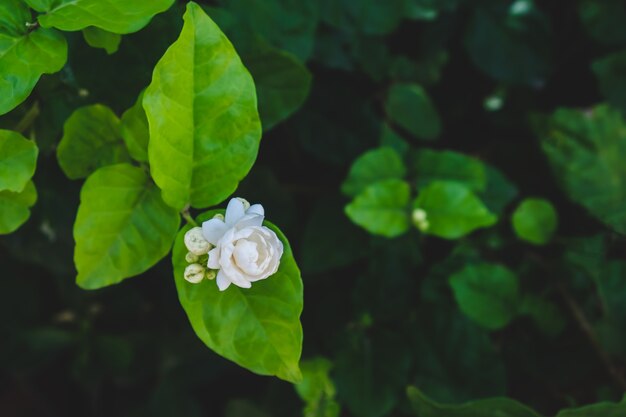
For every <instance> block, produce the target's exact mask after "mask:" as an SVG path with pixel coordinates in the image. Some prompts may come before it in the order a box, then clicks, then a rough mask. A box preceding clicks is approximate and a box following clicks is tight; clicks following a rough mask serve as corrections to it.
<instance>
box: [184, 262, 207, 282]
mask: <svg viewBox="0 0 626 417" xmlns="http://www.w3.org/2000/svg"><path fill="white" fill-rule="evenodd" d="M205 273H206V268H205V267H203V266H202V265H200V264H191V265H187V268H185V280H187V281H189V282H191V283H192V284H197V283H199V282H200V281H202V280H203V279H204V275H205Z"/></svg>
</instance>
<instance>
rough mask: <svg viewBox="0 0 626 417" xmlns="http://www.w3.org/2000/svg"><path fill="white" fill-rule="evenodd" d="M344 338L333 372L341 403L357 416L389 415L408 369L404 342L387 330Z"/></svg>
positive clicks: (358, 333)
mask: <svg viewBox="0 0 626 417" xmlns="http://www.w3.org/2000/svg"><path fill="white" fill-rule="evenodd" d="M347 336H348V340H346V341H345V342H344V343H345V344H344V345H343V346H342V347H341V350H339V352H338V354H337V358H336V360H335V370H334V372H333V375H334V380H335V383H336V384H337V394H338V396H339V398H340V399H341V403H342V404H345V405H346V406H347V407H348V409H349V410H350V412H351V413H352V414H353V415H355V416H356V417H383V416H387V415H391V414H389V413H390V411H391V410H392V409H393V407H394V406H395V405H396V403H397V402H398V394H399V391H401V389H402V388H403V387H404V386H406V384H407V380H408V374H409V370H410V368H411V352H410V350H409V348H408V346H407V343H406V341H405V340H404V339H403V338H402V337H401V336H400V335H398V334H396V333H392V332H390V331H388V330H376V331H370V332H367V333H365V332H363V331H357V332H354V333H352V334H350V333H348V335H347Z"/></svg>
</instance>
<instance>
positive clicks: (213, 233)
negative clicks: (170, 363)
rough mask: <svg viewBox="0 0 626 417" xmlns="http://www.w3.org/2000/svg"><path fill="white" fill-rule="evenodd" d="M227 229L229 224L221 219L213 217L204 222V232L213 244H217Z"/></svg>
mask: <svg viewBox="0 0 626 417" xmlns="http://www.w3.org/2000/svg"><path fill="white" fill-rule="evenodd" d="M227 230H228V226H226V223H224V222H223V221H221V220H220V219H211V220H207V221H206V222H204V223H202V234H203V235H204V238H205V239H206V240H208V241H209V243H211V244H213V245H217V242H218V241H219V240H220V239H221V238H222V236H224V233H226V231H227Z"/></svg>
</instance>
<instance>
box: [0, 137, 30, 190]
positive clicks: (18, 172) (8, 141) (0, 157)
mask: <svg viewBox="0 0 626 417" xmlns="http://www.w3.org/2000/svg"><path fill="white" fill-rule="evenodd" d="M38 154H39V150H38V148H37V145H35V142H33V141H31V140H28V139H26V138H25V137H24V136H22V135H20V134H19V133H17V132H13V131H11V130H4V129H0V191H5V190H6V191H13V192H20V191H22V190H23V189H24V187H26V184H27V183H28V181H30V179H31V178H32V177H33V175H34V174H35V169H36V168H37V155H38Z"/></svg>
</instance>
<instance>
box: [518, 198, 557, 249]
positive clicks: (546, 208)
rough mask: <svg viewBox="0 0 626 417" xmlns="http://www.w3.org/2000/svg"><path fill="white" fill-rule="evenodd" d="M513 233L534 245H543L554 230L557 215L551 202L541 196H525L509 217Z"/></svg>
mask: <svg viewBox="0 0 626 417" xmlns="http://www.w3.org/2000/svg"><path fill="white" fill-rule="evenodd" d="M511 221H512V222H513V230H515V234H516V235H517V237H519V238H520V239H522V240H525V241H527V242H530V243H534V244H535V245H545V244H546V243H548V242H549V241H550V239H551V238H552V235H553V234H554V231H555V230H556V227H557V223H558V217H557V213H556V210H554V207H553V206H552V204H551V203H550V202H549V201H548V200H545V199H543V198H526V199H524V201H522V202H521V203H520V205H519V206H517V208H516V209H515V212H514V213H513V216H512V218H511Z"/></svg>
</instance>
